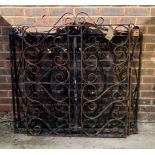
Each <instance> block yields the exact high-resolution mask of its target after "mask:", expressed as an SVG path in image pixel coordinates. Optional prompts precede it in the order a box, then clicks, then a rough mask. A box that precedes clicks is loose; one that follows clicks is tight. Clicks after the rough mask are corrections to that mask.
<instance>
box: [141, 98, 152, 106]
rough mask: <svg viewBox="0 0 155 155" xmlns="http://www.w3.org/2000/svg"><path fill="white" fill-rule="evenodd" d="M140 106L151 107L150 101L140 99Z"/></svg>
mask: <svg viewBox="0 0 155 155" xmlns="http://www.w3.org/2000/svg"><path fill="white" fill-rule="evenodd" d="M139 105H151V100H150V99H139Z"/></svg>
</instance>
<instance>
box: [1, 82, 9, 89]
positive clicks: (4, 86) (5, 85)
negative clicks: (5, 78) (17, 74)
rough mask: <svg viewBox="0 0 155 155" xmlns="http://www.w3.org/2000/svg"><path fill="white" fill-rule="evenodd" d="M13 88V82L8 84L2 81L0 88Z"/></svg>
mask: <svg viewBox="0 0 155 155" xmlns="http://www.w3.org/2000/svg"><path fill="white" fill-rule="evenodd" d="M11 89H12V87H11V83H10V84H8V83H5V84H3V83H0V90H11Z"/></svg>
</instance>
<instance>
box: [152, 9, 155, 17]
mask: <svg viewBox="0 0 155 155" xmlns="http://www.w3.org/2000/svg"><path fill="white" fill-rule="evenodd" d="M151 16H155V8H151Z"/></svg>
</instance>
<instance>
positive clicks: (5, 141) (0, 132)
mask: <svg viewBox="0 0 155 155" xmlns="http://www.w3.org/2000/svg"><path fill="white" fill-rule="evenodd" d="M0 148H51V149H56V148H57V149H61V148H67V149H71V148H79V149H80V148H99V149H101V148H114V149H116V148H121V149H125V148H145V149H146V148H150V149H153V148H154V149H155V123H147V124H146V123H140V124H139V134H137V135H131V136H129V137H127V138H80V137H72V138H70V137H67V138H66V137H51V136H46V137H45V136H37V137H35V136H27V135H23V134H14V133H13V131H12V129H11V127H10V126H8V125H5V126H0Z"/></svg>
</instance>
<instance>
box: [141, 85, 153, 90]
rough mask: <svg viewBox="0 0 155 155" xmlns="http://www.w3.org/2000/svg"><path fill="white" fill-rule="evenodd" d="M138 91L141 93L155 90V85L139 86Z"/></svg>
mask: <svg viewBox="0 0 155 155" xmlns="http://www.w3.org/2000/svg"><path fill="white" fill-rule="evenodd" d="M140 90H141V91H143V90H144V91H145V90H148V91H154V90H155V84H141V85H140Z"/></svg>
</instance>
